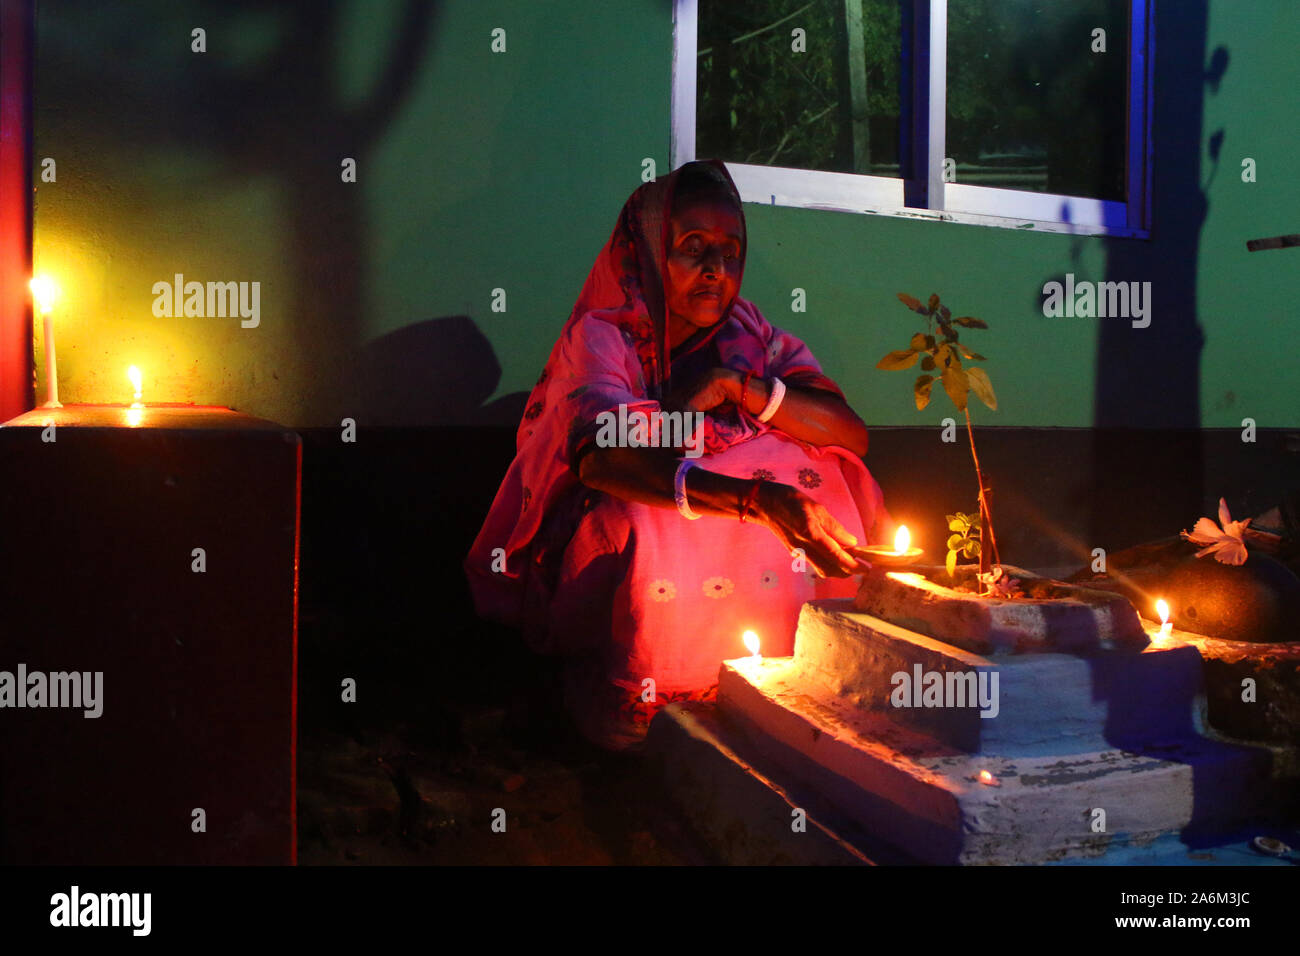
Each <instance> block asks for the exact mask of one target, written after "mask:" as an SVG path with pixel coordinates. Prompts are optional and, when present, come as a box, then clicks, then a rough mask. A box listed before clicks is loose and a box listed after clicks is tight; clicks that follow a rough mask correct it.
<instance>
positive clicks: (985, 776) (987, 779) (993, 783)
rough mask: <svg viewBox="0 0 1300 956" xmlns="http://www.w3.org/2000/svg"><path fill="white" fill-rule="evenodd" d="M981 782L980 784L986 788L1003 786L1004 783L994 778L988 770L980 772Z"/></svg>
mask: <svg viewBox="0 0 1300 956" xmlns="http://www.w3.org/2000/svg"><path fill="white" fill-rule="evenodd" d="M979 781H980V783H982V784H984V786H986V787H1000V786H1002V783H1001V782H1000V781H999V780H998V778H997V777H995V776H993V774H991V773H989V772H988V771H987V770H981V771H980V775H979Z"/></svg>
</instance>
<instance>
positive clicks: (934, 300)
mask: <svg viewBox="0 0 1300 956" xmlns="http://www.w3.org/2000/svg"><path fill="white" fill-rule="evenodd" d="M937 308H939V294H938V293H933V294H932V295H931V296H930V311H931V312H933V311H934V310H935V309H937Z"/></svg>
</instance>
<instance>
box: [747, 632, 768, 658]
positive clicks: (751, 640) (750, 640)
mask: <svg viewBox="0 0 1300 956" xmlns="http://www.w3.org/2000/svg"><path fill="white" fill-rule="evenodd" d="M742 639H743V640H744V642H745V649H746V650H748V651H749V653H750V654H752V655H754V656H753V657H752V658H750V659H751V660H752V661H753V662H754V663H755V664H757V663H758V662H759V661H761V660H762V659H763V655H762V654H760V653H759V652H758V635H757V634H755V633H754V632H753V631H746V632H745V633H744V635H742Z"/></svg>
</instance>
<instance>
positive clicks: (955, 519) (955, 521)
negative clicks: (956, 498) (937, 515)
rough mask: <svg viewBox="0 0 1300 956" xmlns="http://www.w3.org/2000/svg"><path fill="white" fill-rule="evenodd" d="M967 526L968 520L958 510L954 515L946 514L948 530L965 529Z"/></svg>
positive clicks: (968, 525)
mask: <svg viewBox="0 0 1300 956" xmlns="http://www.w3.org/2000/svg"><path fill="white" fill-rule="evenodd" d="M969 527H970V522H969V521H968V520H967V518H966V516H965V515H964V514H962V513H961V512H958V513H957V514H955V515H949V516H948V530H949V531H965V530H966V529H967V528H969Z"/></svg>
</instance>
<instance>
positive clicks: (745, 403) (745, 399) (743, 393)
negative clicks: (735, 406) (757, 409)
mask: <svg viewBox="0 0 1300 956" xmlns="http://www.w3.org/2000/svg"><path fill="white" fill-rule="evenodd" d="M753 377H754V370H753V369H752V368H751V369H750V370H749V371H748V372H746V373H745V377H744V378H743V379H741V380H740V410H741V411H742V412H744V413H745V414H747V415H748V414H749V380H750V379H751V378H753Z"/></svg>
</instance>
